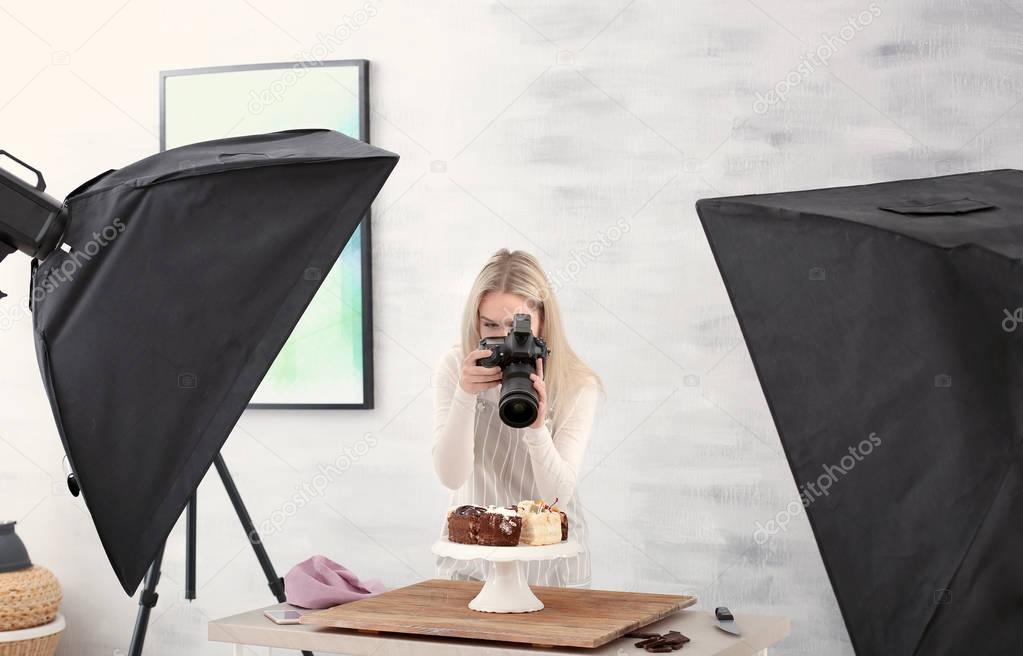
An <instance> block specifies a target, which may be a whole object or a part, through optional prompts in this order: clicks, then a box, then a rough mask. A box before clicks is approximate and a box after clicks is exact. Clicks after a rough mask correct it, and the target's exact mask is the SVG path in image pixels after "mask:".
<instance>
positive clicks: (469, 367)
mask: <svg viewBox="0 0 1023 656" xmlns="http://www.w3.org/2000/svg"><path fill="white" fill-rule="evenodd" d="M490 353H491V350H490V349H477V350H475V351H473V352H472V353H470V354H469V355H467V356H465V360H463V361H462V373H461V376H460V377H459V379H458V385H459V386H460V387H461V388H462V389H463V390H465V391H466V392H468V393H469V394H478V393H479V392H482V391H483V390H485V389H490V388H491V387H495V386H497V385H499V384H500V383H501V377H502V372H501V367H481V366H479V365H478V364H476V361H477V360H479V359H480V358H485V357H487V356H488V355H490Z"/></svg>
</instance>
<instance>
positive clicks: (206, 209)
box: [32, 130, 398, 594]
mask: <svg viewBox="0 0 1023 656" xmlns="http://www.w3.org/2000/svg"><path fill="white" fill-rule="evenodd" d="M397 160H398V156H397V155H395V154H394V153H390V152H388V151H385V150H381V149H379V148H375V147H373V146H370V145H368V144H365V143H363V142H360V141H357V140H355V139H351V138H349V137H346V136H345V135H342V134H340V133H337V132H334V131H331V130H291V131H285V132H276V133H272V134H266V135H256V136H245V137H238V138H230V139H222V140H217V141H208V142H204V143H198V144H193V145H190V146H183V147H181V148H175V149H173V150H169V151H166V152H164V153H160V154H157V155H154V156H152V157H148V158H146V159H144V160H141V161H139V162H137V163H135V164H132V165H130V166H127V167H125V168H123V169H120V170H118V171H109V172H107V173H105V174H103V175H100V176H98V177H97V178H94V179H93V180H91V181H89V182H87V183H85V184H84V185H82V186H81V187H79V188H78V189H76V190H75V191H73V192H72V193H71V194H70V195H69V196H68V198H67V200H66V206H67V209H68V213H69V227H68V232H67V234H66V236H65V243H67V244H69V245H70V246H71V249H70V252H66V251H65V250H56V251H54V252H53V253H52V254H51V255H49V256H48V257H47V258H46V259H45V260H44V261H42V262H41V263H39V264H38V267H37V268H36V269H35V270H34V273H33V281H32V282H33V289H32V294H33V301H34V319H33V321H34V328H35V337H36V349H37V354H38V359H39V365H40V368H41V370H42V374H43V380H44V384H45V387H46V391H47V394H48V395H49V398H50V401H51V405H52V408H53V414H54V417H55V418H56V421H57V427H58V430H59V432H60V437H61V439H62V440H63V443H64V448H65V450H66V451H67V455H68V458H69V460H70V463H71V466H72V468H73V470H74V472H75V474H76V476H77V479H78V483H79V485H80V486H81V490H82V493H83V496H84V498H85V501H86V504H87V506H88V508H89V512H90V513H91V514H92V518H93V521H94V522H95V524H96V529H97V531H98V532H99V537H100V539H101V541H102V543H103V547H104V549H105V550H106V552H107V556H108V557H109V559H110V563H111V565H112V566H113V568H114V571H115V573H116V574H117V577H118V579H119V580H120V582H121V585H122V586H123V587H124V590H125V592H127V593H128V594H132V593H133V592H134V590H135V588H136V587H137V586H138V584H139V582H140V581H141V579H142V577H143V575H144V573H145V571H146V568H147V567H148V566H149V564H150V562H151V561H152V560H153V558H154V556H155V554H156V553H157V550H158V548H159V547H160V546H161V545H162V544H163V542H164V540H165V539H166V537H167V535H168V533H169V532H170V530H171V528H172V527H173V525H174V523H175V521H176V520H177V518H178V516H179V515H180V514H181V511H182V509H183V508H184V507H185V504H186V503H187V500H188V497H189V496H190V495H191V494H192V492H193V491H194V490H195V489H196V487H197V486H198V484H199V482H200V481H201V480H202V478H203V475H204V474H205V473H206V470H207V469H208V468H209V466H210V464H211V462H212V460H213V458H214V457H215V456H216V455H217V453H218V452H219V450H220V448H221V446H222V445H223V444H224V441H225V440H226V439H227V437H228V435H229V434H230V432H231V430H232V429H233V428H234V426H235V423H236V422H237V421H238V418H239V417H240V415H241V413H242V411H243V410H244V409H245V407H246V405H247V404H248V402H249V399H250V398H251V397H252V395H253V394H254V392H255V390H256V388H257V386H258V385H259V383H260V381H261V380H262V379H263V377H264V375H265V374H266V372H267V370H268V369H269V368H270V365H271V364H272V363H273V361H274V359H275V357H276V356H277V354H278V353H279V352H280V350H281V349H282V347H283V346H284V343H285V341H286V340H287V338H288V336H289V335H290V333H291V332H292V330H293V329H294V327H295V325H296V323H297V322H298V320H299V318H300V316H301V315H302V313H303V311H304V310H305V308H306V306H307V305H308V304H309V302H310V300H311V299H312V298H313V294H314V293H315V292H316V290H317V288H318V287H319V286H320V283H321V282H322V280H323V278H324V277H325V276H326V274H327V272H329V271H330V269H331V266H332V265H333V264H334V263H335V261H336V260H337V259H338V257H339V255H340V254H341V251H342V250H343V248H344V247H345V245H346V243H347V242H348V239H349V238H350V237H351V235H352V233H353V232H354V231H355V229H356V227H357V226H358V224H359V222H360V220H361V219H362V218H363V216H364V215H365V213H366V211H367V209H368V208H369V206H370V203H371V202H372V201H373V199H374V198H375V197H376V195H377V193H378V192H379V190H380V188H381V187H382V186H383V184H384V181H385V180H386V179H387V177H388V175H389V174H390V172H391V170H392V169H393V168H394V166H395V165H396V163H397Z"/></svg>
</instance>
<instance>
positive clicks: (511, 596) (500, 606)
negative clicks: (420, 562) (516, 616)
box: [431, 538, 582, 613]
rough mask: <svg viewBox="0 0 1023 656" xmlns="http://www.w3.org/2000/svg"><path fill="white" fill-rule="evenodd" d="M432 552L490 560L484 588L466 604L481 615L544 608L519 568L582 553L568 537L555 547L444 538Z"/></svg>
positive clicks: (522, 570)
mask: <svg viewBox="0 0 1023 656" xmlns="http://www.w3.org/2000/svg"><path fill="white" fill-rule="evenodd" d="M431 551H433V553H435V554H436V555H438V556H447V557H448V558H454V559H456V560H475V559H477V558H480V559H482V560H488V561H490V574H489V576H487V581H486V583H484V584H483V589H482V590H480V593H479V594H478V595H476V596H475V597H474V598H473V600H472V601H470V602H469V608H471V609H472V610H478V611H480V612H483V613H531V612H533V611H537V610H540V609H541V608H543V602H542V601H540V600H539V599H538V598H537V596H536V595H535V594H533V591H532V590H530V589H529V583H527V582H526V574H525V570H524V567H523V565H522V563H523V562H525V561H530V560H553V559H555V558H570V557H572V556H575V555H577V554H578V553H579V552H581V551H582V547H581V546H580V544H579V543H578V542H576V541H575V540H573V539H571V538H569V539H568V540H565V541H564V542H558V543H557V544H545V545H542V546H538V547H530V546H526V545H519V546H517V547H488V546H484V545H480V544H460V543H458V542H451V541H450V540H447V539H445V538H441V539H440V540H437V541H436V542H435V543H434V544H433V547H432V548H431Z"/></svg>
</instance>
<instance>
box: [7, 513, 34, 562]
mask: <svg viewBox="0 0 1023 656" xmlns="http://www.w3.org/2000/svg"><path fill="white" fill-rule="evenodd" d="M14 524H15V522H0V573H3V572H13V571H16V570H19V569H28V568H29V567H32V561H31V560H29V559H28V550H27V549H25V543H24V542H22V541H21V538H19V537H18V534H17V533H15V532H14Z"/></svg>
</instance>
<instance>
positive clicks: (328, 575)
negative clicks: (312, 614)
mask: <svg viewBox="0 0 1023 656" xmlns="http://www.w3.org/2000/svg"><path fill="white" fill-rule="evenodd" d="M388 589H389V588H387V587H386V586H385V585H384V584H383V583H381V582H380V580H379V579H366V580H365V581H360V580H359V577H358V576H356V575H355V572H353V571H351V570H350V569H348V568H347V567H345V566H344V565H339V564H337V563H335V562H334V561H333V560H331V559H330V558H327V557H326V556H313V557H312V558H309V559H308V560H303V561H302V562H300V563H299V564H298V565H295V566H294V567H292V568H291V571H289V572H288V573H287V574H285V575H284V591H285V594H286V595H287V597H288V603H289V604H292V605H294V606H299V607H301V608H330V607H331V606H337V605H339V604H346V603H348V602H349V601H356V600H358V599H365V598H366V597H372V596H374V595H378V594H380V593H381V592H387V590H388Z"/></svg>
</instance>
